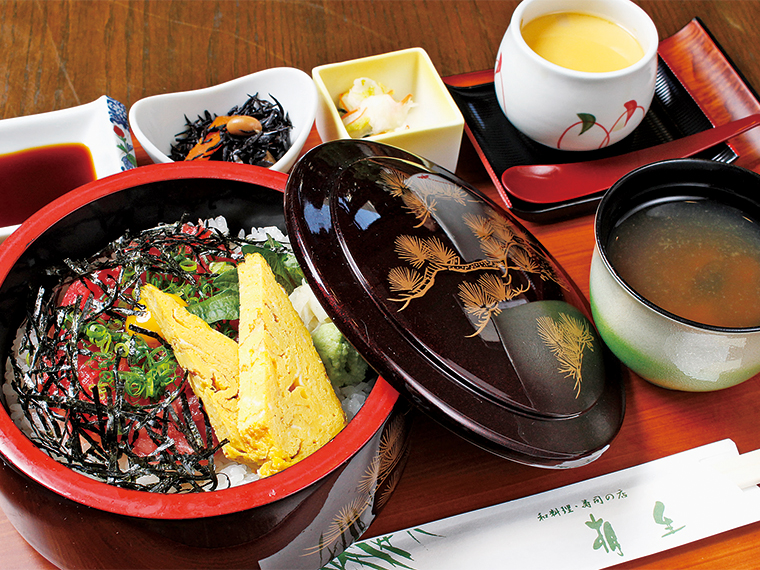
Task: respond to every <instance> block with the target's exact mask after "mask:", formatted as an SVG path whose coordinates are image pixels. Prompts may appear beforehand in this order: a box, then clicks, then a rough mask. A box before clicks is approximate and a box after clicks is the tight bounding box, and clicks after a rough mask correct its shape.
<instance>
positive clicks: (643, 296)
mask: <svg viewBox="0 0 760 570" xmlns="http://www.w3.org/2000/svg"><path fill="white" fill-rule="evenodd" d="M759 197H760V176H759V175H758V174H757V173H755V172H752V171H750V170H746V169H743V168H740V167H737V166H732V165H728V164H724V163H718V162H713V161H706V160H700V159H679V160H671V161H663V162H659V163H655V164H651V165H648V166H645V167H642V168H640V169H638V170H635V171H633V172H631V173H629V174H628V175H626V176H624V177H623V178H621V179H620V180H619V181H618V182H617V183H616V184H615V185H613V187H612V188H611V189H610V190H609V191H608V192H607V194H605V196H604V198H603V199H602V201H601V202H600V204H599V207H598V210H597V214H596V221H595V239H596V245H595V249H594V253H593V257H592V262H591V274H590V297H591V308H592V312H593V316H594V320H595V322H596V325H597V327H598V329H599V334H600V335H601V336H602V338H603V339H604V341H605V343H606V344H607V345H608V346H609V347H610V349H611V350H612V351H613V352H614V353H615V354H616V355H617V356H618V358H619V359H620V360H621V361H622V362H623V363H624V364H625V365H627V366H628V367H629V368H631V369H632V370H633V371H634V372H636V373H637V374H639V375H640V376H641V377H643V378H645V379H646V380H649V381H650V382H652V383H654V384H657V385H659V386H662V387H665V388H670V389H673V390H684V391H694V392H701V391H712V390H719V389H723V388H728V387H730V386H734V385H736V384H739V383H741V382H744V381H745V380H747V379H749V378H752V377H753V376H755V375H756V374H757V373H758V372H760V198H759Z"/></svg>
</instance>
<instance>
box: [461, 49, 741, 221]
mask: <svg viewBox="0 0 760 570" xmlns="http://www.w3.org/2000/svg"><path fill="white" fill-rule="evenodd" d="M447 87H448V89H449V92H450V93H451V95H452V97H453V98H454V101H455V102H456V104H457V106H458V107H459V109H460V110H461V112H462V115H463V116H464V119H465V122H466V124H467V128H468V131H469V132H468V135H469V136H470V138H471V139H472V141H473V143H474V144H475V145H476V146H477V147H478V151H479V153H480V154H481V157H482V159H483V161H485V162H487V163H488V164H487V166H488V168H489V170H491V171H492V175H493V176H494V177H495V178H496V180H494V182H495V183H497V186H498V188H499V190H500V193H502V194H503V195H504V196H506V198H508V200H509V204H507V205H508V206H509V207H510V209H511V211H512V212H513V213H514V214H515V215H517V216H519V217H521V218H523V219H526V220H530V221H535V222H551V221H556V220H559V219H563V218H568V217H572V216H578V215H583V214H588V213H590V212H593V211H594V210H595V208H596V206H597V204H598V203H599V200H600V199H601V196H602V193H598V194H595V195H591V196H588V197H585V198H579V199H577V200H571V201H567V202H558V203H552V204H532V203H529V202H525V201H522V200H519V199H517V198H515V197H513V196H511V195H510V194H509V191H508V190H507V189H506V188H503V186H502V185H501V182H500V179H501V174H502V173H503V172H504V171H505V170H506V169H507V168H509V167H511V166H515V165H519V164H560V163H566V162H578V161H585V160H593V159H597V158H605V157H608V156H614V155H618V154H623V153H626V152H630V151H634V150H638V149H641V148H646V147H650V146H654V145H657V144H661V143H664V142H668V141H671V140H675V139H678V138H681V137H683V136H686V135H690V134H694V133H698V132H700V131H703V130H706V129H709V128H711V127H712V126H713V125H712V123H711V122H710V120H709V119H708V118H707V116H706V115H705V114H704V112H703V111H702V109H701V108H700V107H699V105H698V104H697V103H696V102H695V101H694V99H693V98H692V97H691V95H690V94H689V92H688V90H687V89H686V88H685V87H684V86H683V85H682V84H681V82H680V81H679V80H678V79H677V78H676V76H675V75H674V74H673V72H672V71H671V70H670V68H669V67H668V65H667V64H666V63H665V61H663V60H662V58H660V61H659V67H658V73H657V83H656V87H655V95H654V99H653V101H652V105H651V107H650V109H649V112H648V113H647V115H646V117H644V120H643V121H642V123H641V124H640V125H639V126H638V127H637V128H636V130H635V131H634V132H633V133H632V134H631V135H630V136H628V137H626V138H625V139H623V140H622V141H620V142H619V143H616V144H614V145H612V146H609V147H607V148H604V149H600V150H595V151H587V152H565V151H560V150H555V149H551V148H549V147H545V146H543V145H540V144H538V143H536V142H534V141H532V140H530V139H529V138H527V137H526V136H524V135H523V134H522V133H520V132H519V131H518V130H517V129H516V128H515V127H514V126H512V124H511V123H510V122H509V121H508V120H507V118H506V116H505V115H504V113H502V111H501V108H500V107H499V104H498V102H497V100H496V93H495V92H494V86H493V82H489V83H482V84H479V85H473V86H468V87H461V86H454V85H447ZM696 156H698V157H699V158H706V159H710V160H716V161H720V162H733V161H734V160H736V159H737V158H738V155H737V154H736V153H735V152H734V151H733V150H732V149H731V147H729V146H728V145H727V144H725V143H723V144H719V145H716V146H715V147H713V148H711V149H708V150H706V151H704V152H702V153H700V154H698V155H696Z"/></svg>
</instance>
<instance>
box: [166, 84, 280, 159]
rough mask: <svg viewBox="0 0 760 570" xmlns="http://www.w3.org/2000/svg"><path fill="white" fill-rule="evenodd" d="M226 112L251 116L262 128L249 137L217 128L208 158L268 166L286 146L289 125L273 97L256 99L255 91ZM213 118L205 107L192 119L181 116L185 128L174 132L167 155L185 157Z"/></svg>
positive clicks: (174, 157)
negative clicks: (172, 141) (215, 138)
mask: <svg viewBox="0 0 760 570" xmlns="http://www.w3.org/2000/svg"><path fill="white" fill-rule="evenodd" d="M227 115H228V116H232V115H248V116H250V117H255V118H256V119H258V120H259V122H260V123H261V126H262V131H261V132H260V133H256V134H253V135H250V136H235V135H231V134H230V133H228V132H227V129H226V128H225V127H221V128H220V129H219V134H220V135H221V140H220V142H219V144H218V147H217V149H216V150H215V152H214V154H213V155H212V156H211V158H210V160H220V161H225V162H239V163H243V164H252V165H254V166H271V165H272V164H274V162H276V161H278V160H279V159H281V158H282V157H283V156H284V155H285V153H286V152H287V151H288V149H289V148H290V146H291V143H290V131H291V130H292V129H293V124H292V123H291V121H290V117H289V115H288V114H287V113H286V112H285V110H284V109H283V108H282V105H281V104H280V102H279V101H277V99H275V98H274V97H272V101H268V100H266V99H261V98H259V96H258V94H255V95H249V96H248V100H247V101H246V102H245V103H244V104H243V105H241V106H238V105H235V106H234V107H232V109H230V110H229V112H228V113H227ZM216 117H217V115H212V114H211V113H210V112H209V111H208V110H206V111H205V112H204V113H203V115H198V118H197V119H196V120H195V121H190V119H188V118H187V115H185V127H186V128H185V130H184V131H183V132H181V133H179V134H177V135H176V138H175V141H176V144H172V145H171V152H170V154H169V158H171V159H172V160H175V161H182V160H185V157H186V156H187V155H188V153H189V152H190V150H191V149H192V148H193V147H194V146H195V145H196V144H197V143H198V142H199V141H201V140H203V139H204V138H205V137H206V135H207V134H208V133H209V127H210V125H211V123H212V122H213V120H214V119H215V118H216Z"/></svg>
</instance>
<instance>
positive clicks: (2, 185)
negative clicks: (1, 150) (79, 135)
mask: <svg viewBox="0 0 760 570" xmlns="http://www.w3.org/2000/svg"><path fill="white" fill-rule="evenodd" d="M95 178H96V175H95V165H94V163H93V161H92V155H91V154H90V150H89V149H88V148H87V147H86V146H85V145H83V144H80V143H70V144H69V143H67V144H58V145H50V146H42V147H36V148H31V149H27V150H22V151H18V152H12V153H8V154H2V155H0V227H2V226H11V225H16V224H20V223H22V222H23V221H24V220H26V219H27V218H28V217H29V216H31V215H32V214H34V213H35V212H36V211H37V210H39V209H40V208H42V207H43V206H45V205H46V204H48V203H49V202H52V201H53V200H55V199H56V198H58V197H59V196H62V195H63V194H65V193H66V192H68V191H70V190H73V189H75V188H78V187H79V186H81V185H83V184H86V183H87V182H91V181H93V180H95Z"/></svg>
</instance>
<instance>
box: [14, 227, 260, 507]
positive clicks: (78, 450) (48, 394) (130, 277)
mask: <svg viewBox="0 0 760 570" xmlns="http://www.w3.org/2000/svg"><path fill="white" fill-rule="evenodd" d="M195 227H196V228H197V226H195ZM250 243H252V242H250V241H248V240H246V239H244V238H236V237H230V236H226V235H224V234H222V233H221V232H219V231H217V230H215V229H210V230H205V229H204V230H201V231H200V232H199V233H198V235H196V234H195V233H187V225H186V224H185V223H184V222H178V223H176V224H170V225H161V226H158V227H156V228H152V229H149V230H145V231H143V232H141V233H140V234H138V235H134V236H132V235H130V234H127V235H125V236H123V237H122V238H120V239H118V240H116V241H114V242H113V243H111V244H110V245H109V246H107V247H106V248H105V249H104V250H103V251H101V252H99V253H97V254H95V255H94V256H92V257H90V258H88V259H84V260H78V261H75V260H70V259H67V260H65V262H64V264H63V265H61V266H57V267H53V268H50V269H48V271H47V272H48V274H49V275H51V276H53V277H55V278H57V281H58V284H57V285H55V286H52V287H39V289H37V290H36V291H33V292H32V294H31V297H32V299H31V303H30V307H29V310H28V318H27V320H26V322H25V324H24V325H23V326H22V329H21V339H20V346H19V348H18V351H17V356H16V357H15V358H11V359H10V360H11V365H12V370H13V378H12V380H11V386H12V387H13V389H14V390H15V392H16V393H17V395H18V403H19V404H20V405H21V407H22V410H23V413H24V415H25V417H26V419H28V420H29V423H30V424H31V427H32V433H31V435H30V437H31V439H32V441H34V442H35V444H36V445H38V446H39V447H40V448H41V449H43V450H44V451H45V452H46V453H48V455H50V456H51V457H53V458H55V459H57V460H59V461H61V462H62V463H64V464H66V465H68V466H69V467H71V468H73V469H75V470H77V471H79V472H82V473H84V474H86V475H90V476H92V477H95V478H98V479H101V480H104V481H106V482H108V483H111V484H113V485H118V486H120V487H124V488H128V489H137V490H144V491H153V492H194V491H201V490H213V489H215V488H217V486H218V484H219V482H218V479H217V475H216V473H215V467H214V454H215V453H216V452H217V451H218V450H219V449H220V448H221V447H222V446H223V445H224V444H225V443H226V441H222V442H220V443H215V442H214V440H213V431H212V428H211V426H210V424H209V420H208V416H207V415H206V414H205V412H203V414H202V416H203V422H204V429H203V430H202V431H201V430H199V429H198V426H197V424H196V421H194V419H193V417H192V413H191V408H190V404H189V402H188V396H187V394H188V393H191V392H190V391H189V387H188V384H187V381H186V380H187V379H186V375H183V373H182V372H181V370H180V369H177V370H178V378H177V380H176V382H174V383H173V384H171V385H169V386H168V387H167V388H166V389H165V390H164V392H163V393H160V394H159V396H158V397H157V398H156V399H153V400H146V399H145V398H134V397H132V396H130V394H129V390H128V386H127V379H126V378H125V376H126V374H124V373H123V372H121V371H119V370H115V371H113V374H112V376H113V380H114V381H113V383H112V384H104V385H103V386H102V387H101V385H100V384H98V386H96V387H94V388H91V389H88V388H87V387H86V383H85V382H83V381H81V380H82V379H81V378H80V363H81V362H82V359H92V358H93V354H94V350H93V346H92V344H91V343H89V342H87V332H86V331H87V330H88V326H90V325H91V324H92V323H106V324H109V323H113V322H120V321H124V319H125V318H126V317H128V316H129V315H134V314H137V313H140V312H141V311H142V310H144V307H143V306H142V305H140V304H139V303H138V302H137V301H136V300H135V297H137V296H138V295H137V294H135V293H136V292H139V288H140V285H141V283H142V279H143V278H147V280H148V281H151V282H154V283H156V282H162V283H163V284H164V285H165V284H166V283H168V282H171V283H172V284H174V285H175V286H182V285H183V284H187V285H188V290H189V291H198V289H199V288H198V286H197V285H198V279H199V272H200V273H201V274H202V273H203V272H204V271H209V267H210V266H211V265H212V264H213V263H219V261H220V260H223V261H225V260H229V261H231V262H233V263H236V262H237V261H239V260H240V257H241V256H242V255H243V254H242V246H243V245H247V244H250ZM188 260H190V261H191V263H188ZM104 270H111V271H110V272H108V271H106V272H105V273H103V272H104ZM104 275H105V277H104ZM109 276H110V277H109ZM145 276H147V277H145ZM75 283H79V284H80V286H84V287H89V288H90V290H92V288H93V286H94V287H95V289H96V290H97V289H100V290H101V291H102V295H78V296H77V298H76V299H75V300H74V302H72V303H67V304H66V305H65V306H62V305H61V301H62V298H63V295H64V293H65V292H66V290H67V289H68V288H69V287H71V286H72V285H73V284H75ZM201 289H202V288H201ZM198 294H200V295H203V294H204V293H203V291H202V290H201V291H200V293H198ZM207 294H213V291H207ZM133 328H134V329H135V330H136V332H140V333H149V331H145V330H143V329H139V328H138V327H133ZM133 338H134V339H135V340H134V341H130V342H138V341H137V336H134V337H133ZM124 350H126V349H124ZM129 350H130V351H131V350H132V349H131V348H130V349H129ZM201 409H202V408H201ZM202 432H203V433H202ZM176 433H179V434H181V437H182V438H183V439H184V440H185V441H186V442H187V444H189V446H190V447H191V448H192V451H191V452H184V451H182V450H180V449H179V447H178V446H177V441H176V439H175V438H176ZM138 436H140V437H146V436H147V437H149V438H150V440H152V442H153V444H154V445H155V449H154V450H153V451H152V452H151V453H150V454H149V455H147V456H146V455H144V454H139V453H137V452H136V450H135V444H136V442H137V439H138Z"/></svg>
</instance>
